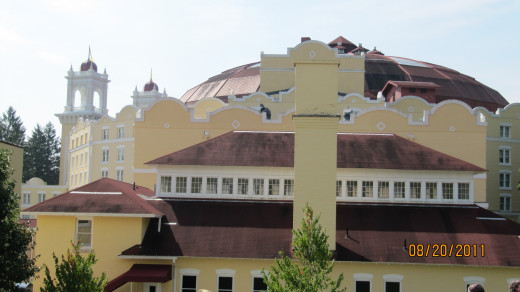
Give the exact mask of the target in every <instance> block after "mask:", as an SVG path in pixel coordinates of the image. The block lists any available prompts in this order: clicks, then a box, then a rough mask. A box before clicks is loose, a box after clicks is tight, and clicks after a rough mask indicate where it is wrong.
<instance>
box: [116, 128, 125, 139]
mask: <svg viewBox="0 0 520 292" xmlns="http://www.w3.org/2000/svg"><path fill="white" fill-rule="evenodd" d="M123 138H125V126H117V139H123Z"/></svg>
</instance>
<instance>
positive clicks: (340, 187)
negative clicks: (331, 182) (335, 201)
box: [336, 180, 343, 197]
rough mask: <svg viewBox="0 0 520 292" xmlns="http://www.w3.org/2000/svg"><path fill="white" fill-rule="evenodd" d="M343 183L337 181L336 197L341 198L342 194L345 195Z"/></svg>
mask: <svg viewBox="0 0 520 292" xmlns="http://www.w3.org/2000/svg"><path fill="white" fill-rule="evenodd" d="M342 183H343V182H342V181H340V180H337V181H336V197H341V195H342V193H343V188H342V186H343V184H342Z"/></svg>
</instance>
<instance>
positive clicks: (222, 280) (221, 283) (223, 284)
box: [217, 276, 233, 292]
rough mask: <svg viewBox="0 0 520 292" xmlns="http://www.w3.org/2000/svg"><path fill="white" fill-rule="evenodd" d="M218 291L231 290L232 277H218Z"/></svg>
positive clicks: (229, 291)
mask: <svg viewBox="0 0 520 292" xmlns="http://www.w3.org/2000/svg"><path fill="white" fill-rule="evenodd" d="M217 286H218V290H217V291H218V292H232V291H233V277H225V276H219V277H218V285H217Z"/></svg>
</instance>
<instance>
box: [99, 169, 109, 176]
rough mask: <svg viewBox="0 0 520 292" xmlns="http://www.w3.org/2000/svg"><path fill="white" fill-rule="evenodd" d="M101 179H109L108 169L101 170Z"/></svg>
mask: <svg viewBox="0 0 520 292" xmlns="http://www.w3.org/2000/svg"><path fill="white" fill-rule="evenodd" d="M101 177H108V169H106V168H102V169H101Z"/></svg>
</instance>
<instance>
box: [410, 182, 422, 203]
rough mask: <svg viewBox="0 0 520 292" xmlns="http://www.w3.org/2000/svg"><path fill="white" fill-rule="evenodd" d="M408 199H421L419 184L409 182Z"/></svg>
mask: <svg viewBox="0 0 520 292" xmlns="http://www.w3.org/2000/svg"><path fill="white" fill-rule="evenodd" d="M410 198H412V199H420V198H421V182H410Z"/></svg>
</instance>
